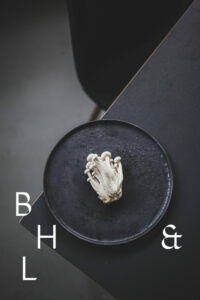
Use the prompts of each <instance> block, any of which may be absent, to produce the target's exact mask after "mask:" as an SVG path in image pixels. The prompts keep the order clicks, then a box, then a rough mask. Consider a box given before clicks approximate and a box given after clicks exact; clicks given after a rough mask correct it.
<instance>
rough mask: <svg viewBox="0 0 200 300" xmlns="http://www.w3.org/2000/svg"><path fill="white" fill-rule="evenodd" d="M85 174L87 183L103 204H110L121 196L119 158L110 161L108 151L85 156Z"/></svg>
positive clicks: (110, 156) (121, 174) (121, 179)
mask: <svg viewBox="0 0 200 300" xmlns="http://www.w3.org/2000/svg"><path fill="white" fill-rule="evenodd" d="M87 161H88V162H87V164H86V169H85V174H87V176H88V179H87V181H88V182H90V184H91V186H92V187H93V189H94V190H95V191H96V193H97V194H98V198H99V199H100V200H101V201H102V202H103V203H110V202H113V201H116V200H119V199H120V198H121V196H122V182H123V170H122V164H121V157H120V156H117V157H115V159H112V155H111V153H110V152H109V151H105V152H103V153H102V154H101V156H98V155H97V154H93V153H91V154H89V155H88V156H87Z"/></svg>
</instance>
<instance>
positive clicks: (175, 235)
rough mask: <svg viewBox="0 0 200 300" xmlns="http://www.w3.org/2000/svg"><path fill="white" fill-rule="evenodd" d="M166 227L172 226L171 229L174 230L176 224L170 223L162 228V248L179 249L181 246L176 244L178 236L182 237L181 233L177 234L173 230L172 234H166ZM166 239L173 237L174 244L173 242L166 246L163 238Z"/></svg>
mask: <svg viewBox="0 0 200 300" xmlns="http://www.w3.org/2000/svg"><path fill="white" fill-rule="evenodd" d="M167 228H172V229H173V230H175V229H176V226H175V225H173V224H170V225H167V226H166V227H165V228H164V229H163V235H164V237H165V238H164V239H163V240H162V246H163V248H164V249H167V250H170V249H173V248H174V249H176V250H178V249H180V248H181V247H182V246H178V238H181V237H182V235H181V234H177V232H175V233H174V234H168V233H167V232H166V229H167ZM166 239H173V240H174V244H173V246H168V245H166V243H165V240H166Z"/></svg>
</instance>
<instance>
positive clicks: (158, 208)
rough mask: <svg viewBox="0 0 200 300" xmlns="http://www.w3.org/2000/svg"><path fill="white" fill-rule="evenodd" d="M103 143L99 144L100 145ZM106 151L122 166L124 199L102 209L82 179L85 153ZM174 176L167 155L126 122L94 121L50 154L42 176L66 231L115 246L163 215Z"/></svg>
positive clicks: (139, 233) (147, 228) (72, 133)
mask: <svg viewBox="0 0 200 300" xmlns="http://www.w3.org/2000/svg"><path fill="white" fill-rule="evenodd" d="M102 141H103V142H102ZM105 150H106V151H110V152H111V153H112V157H113V159H114V158H115V157H117V156H120V157H121V159H122V165H123V176H124V181H123V185H122V190H123V194H122V197H121V199H120V200H119V201H116V202H113V203H110V204H107V205H105V204H103V203H102V201H100V200H99V199H98V197H97V194H96V192H95V191H94V190H93V189H92V187H91V186H90V184H88V182H87V180H86V179H87V176H86V174H84V170H85V165H86V163H87V160H86V158H87V156H88V154H89V153H97V154H98V155H101V153H103V152H104V151H105ZM172 187H173V175H172V169H171V165H170V162H169V160H168V157H167V154H166V152H165V150H164V149H163V148H162V146H161V145H160V144H159V142H158V141H156V140H155V139H154V138H153V137H152V136H151V135H149V134H148V133H147V132H145V131H143V130H142V129H141V128H139V127H137V126H134V125H132V124H130V123H126V122H121V121H116V120H99V121H95V122H90V123H86V124H84V125H81V126H78V127H76V128H75V129H73V130H72V131H70V132H69V133H68V134H67V135H65V137H63V138H62V139H61V140H60V141H59V143H58V144H57V145H56V146H55V148H54V149H53V150H52V152H51V154H50V156H49V159H48V162H47V165H46V168H45V173H44V192H45V198H46V201H47V205H48V207H49V209H50V211H51V213H52V214H53V216H54V217H55V218H56V220H57V221H58V222H59V224H60V225H61V226H63V227H64V228H65V229H66V230H68V231H69V232H71V233H72V234H74V235H75V236H77V237H79V238H80V239H83V240H85V241H88V242H91V243H94V244H101V245H116V244H123V243H127V242H130V241H132V240H135V239H137V238H139V237H141V236H143V235H144V234H146V233H148V232H149V231H150V230H151V229H152V228H153V227H154V226H156V224H157V223H158V222H159V221H160V220H161V218H162V217H163V215H164V214H165V212H166V210H167V208H168V206H169V203H170V200H171V194H172Z"/></svg>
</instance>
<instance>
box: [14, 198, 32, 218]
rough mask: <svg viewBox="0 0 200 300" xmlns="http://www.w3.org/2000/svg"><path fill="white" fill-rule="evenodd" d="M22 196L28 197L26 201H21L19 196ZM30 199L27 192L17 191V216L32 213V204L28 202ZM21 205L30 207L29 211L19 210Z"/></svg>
mask: <svg viewBox="0 0 200 300" xmlns="http://www.w3.org/2000/svg"><path fill="white" fill-rule="evenodd" d="M20 196H24V197H26V202H21V203H20V202H19V197H20ZM29 201H30V195H29V194H28V193H26V192H16V216H17V217H24V216H27V215H28V214H30V212H31V205H30V204H29V203H28V202H29ZM20 206H25V207H26V208H28V212H26V213H22V212H21V213H20V212H19V207H20Z"/></svg>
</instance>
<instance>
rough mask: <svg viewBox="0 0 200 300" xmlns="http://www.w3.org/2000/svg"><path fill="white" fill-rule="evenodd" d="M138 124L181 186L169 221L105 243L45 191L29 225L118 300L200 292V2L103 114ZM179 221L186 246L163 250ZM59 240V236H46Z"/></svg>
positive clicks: (196, 295) (186, 296)
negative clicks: (71, 223) (70, 225)
mask: <svg viewBox="0 0 200 300" xmlns="http://www.w3.org/2000/svg"><path fill="white" fill-rule="evenodd" d="M104 118H105V119H120V120H125V121H129V122H132V123H135V124H137V125H139V126H141V127H143V128H144V129H146V130H147V131H148V132H150V133H151V134H152V135H154V136H155V137H156V138H157V139H158V140H159V141H160V142H161V143H162V144H163V145H164V146H165V147H166V149H167V151H168V154H169V157H170V159H171V162H172V166H173V169H174V177H175V187H174V192H173V198H172V202H171V205H170V207H169V209H168V211H167V213H166V215H165V216H164V218H163V219H162V221H161V222H160V223H159V224H158V225H157V226H156V228H155V229H153V230H152V231H151V232H150V233H148V234H147V235H146V236H144V237H142V238H140V239H138V240H137V241H135V242H132V243H129V244H126V245H121V246H109V247H108V246H106V247H105V246H98V245H92V244H89V243H87V242H84V241H81V240H79V239H77V238H76V237H74V236H72V235H71V234H70V233H68V232H66V231H64V229H62V228H61V226H60V225H59V224H57V223H56V222H55V220H54V219H53V217H52V216H51V214H50V212H49V210H48V209H47V207H46V204H45V201H44V196H43V194H42V195H41V196H40V197H39V198H38V200H37V201H36V202H35V204H34V205H33V209H32V212H31V214H30V215H28V216H27V217H25V218H23V220H22V222H21V223H22V224H23V225H24V226H25V227H26V228H27V229H28V230H30V231H31V232H32V233H34V234H35V235H36V234H37V224H41V226H42V234H52V225H53V224H56V225H57V249H56V251H57V252H58V253H59V254H61V255H62V256H63V257H64V258H66V259H67V260H69V261H70V262H71V263H72V264H74V265H75V266H77V267H78V268H79V269H80V270H82V271H83V272H85V273H86V274H88V275H89V276H90V277H91V278H92V279H94V280H95V281H97V282H98V283H99V284H101V285H102V286H103V287H104V288H106V289H107V290H108V291H109V292H110V293H111V294H112V295H114V296H115V297H116V298H117V299H163V300H164V299H200V291H199V267H200V242H199V229H200V217H199V211H200V189H199V180H200V168H199V167H200V143H199V141H200V122H199V120H200V1H199V0H196V1H195V2H193V4H192V5H191V7H190V8H189V9H188V10H187V12H186V13H185V15H184V16H183V17H182V19H181V20H180V21H179V22H178V23H177V24H176V26H175V27H174V29H173V30H172V31H171V32H170V33H169V34H168V36H167V37H166V39H165V40H164V41H163V42H162V43H161V45H160V46H159V47H158V48H157V49H156V50H155V51H154V53H153V54H152V55H151V57H150V58H149V59H148V61H147V62H146V63H145V64H144V66H143V67H142V68H141V70H140V71H139V72H138V73H137V74H136V76H134V78H133V80H132V81H131V82H130V83H129V84H128V86H127V87H126V88H125V89H124V90H123V92H122V93H121V94H120V95H119V97H118V98H117V100H116V101H115V103H114V104H113V105H112V106H111V108H110V109H109V110H108V111H107V113H106V114H105V115H104ZM168 224H174V225H175V226H176V228H177V229H176V230H177V232H178V233H179V234H182V235H183V237H182V238H181V244H182V245H183V246H182V248H181V249H180V250H174V249H172V250H164V249H163V248H162V246H161V241H162V238H163V235H162V230H163V228H164V227H165V226H166V225H168ZM44 242H45V243H47V244H48V245H50V246H52V240H47V239H45V240H44Z"/></svg>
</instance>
